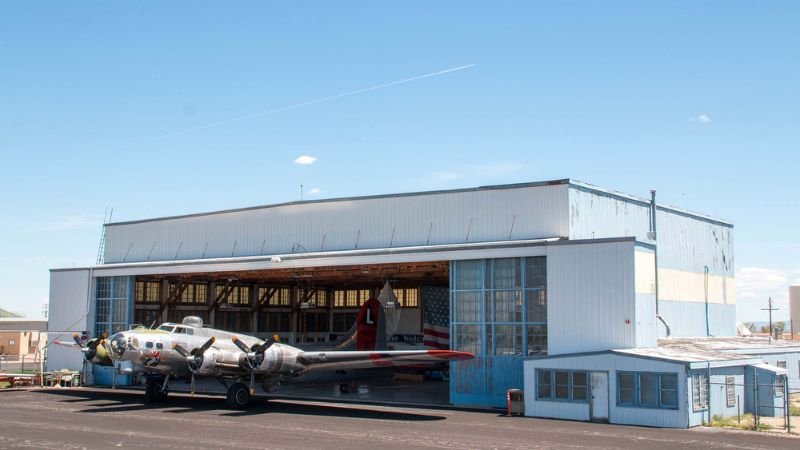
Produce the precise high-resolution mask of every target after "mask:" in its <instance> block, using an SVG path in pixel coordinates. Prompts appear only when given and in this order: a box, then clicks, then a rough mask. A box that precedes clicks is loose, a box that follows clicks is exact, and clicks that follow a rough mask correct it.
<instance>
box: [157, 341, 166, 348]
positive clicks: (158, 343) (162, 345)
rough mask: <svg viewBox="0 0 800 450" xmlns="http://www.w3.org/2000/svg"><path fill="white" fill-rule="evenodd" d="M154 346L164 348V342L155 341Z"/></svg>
mask: <svg viewBox="0 0 800 450" xmlns="http://www.w3.org/2000/svg"><path fill="white" fill-rule="evenodd" d="M156 348H157V349H163V348H164V344H162V343H161V342H156Z"/></svg>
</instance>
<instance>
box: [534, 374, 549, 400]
mask: <svg viewBox="0 0 800 450" xmlns="http://www.w3.org/2000/svg"><path fill="white" fill-rule="evenodd" d="M537 379H538V388H537V391H536V394H537V396H538V397H539V398H551V380H550V371H549V370H539V371H537Z"/></svg>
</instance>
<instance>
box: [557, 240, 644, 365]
mask: <svg viewBox="0 0 800 450" xmlns="http://www.w3.org/2000/svg"><path fill="white" fill-rule="evenodd" d="M547 288H548V302H547V303H548V305H547V325H548V332H549V336H548V353H549V354H551V355H557V354H563V353H573V352H586V351H593V350H608V349H614V348H630V347H635V346H636V332H635V328H636V324H635V319H636V316H635V307H634V302H635V293H634V242H633V241H628V242H609V243H598V244H582V245H553V246H550V247H548V251H547Z"/></svg>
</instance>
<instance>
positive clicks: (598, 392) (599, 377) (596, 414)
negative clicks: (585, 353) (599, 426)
mask: <svg viewBox="0 0 800 450" xmlns="http://www.w3.org/2000/svg"><path fill="white" fill-rule="evenodd" d="M589 392H590V393H591V401H590V402H589V418H590V420H591V421H592V422H608V372H592V381H591V390H590V391H589Z"/></svg>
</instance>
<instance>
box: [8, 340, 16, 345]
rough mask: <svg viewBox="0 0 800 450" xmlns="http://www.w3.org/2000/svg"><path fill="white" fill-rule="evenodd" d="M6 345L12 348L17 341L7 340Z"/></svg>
mask: <svg viewBox="0 0 800 450" xmlns="http://www.w3.org/2000/svg"><path fill="white" fill-rule="evenodd" d="M8 345H11V346H13V345H17V341H16V340H14V339H9V340H8Z"/></svg>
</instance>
